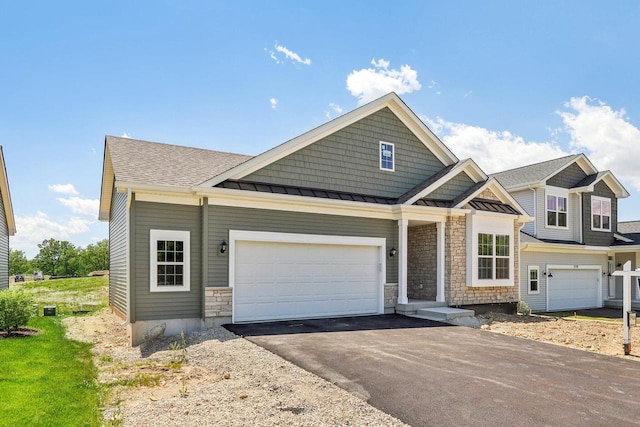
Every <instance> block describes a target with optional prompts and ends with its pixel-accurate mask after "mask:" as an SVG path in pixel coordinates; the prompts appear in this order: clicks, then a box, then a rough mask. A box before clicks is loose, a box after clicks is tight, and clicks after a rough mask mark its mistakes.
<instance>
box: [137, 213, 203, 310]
mask: <svg viewBox="0 0 640 427" xmlns="http://www.w3.org/2000/svg"><path fill="white" fill-rule="evenodd" d="M133 203H134V204H135V209H134V210H132V215H135V219H134V221H135V233H134V242H133V243H132V247H133V254H132V257H134V261H133V265H134V266H135V272H134V273H133V276H134V277H133V278H132V279H133V280H132V287H133V288H134V289H135V320H136V321H137V320H160V319H189V318H199V317H201V313H202V280H201V277H202V276H201V271H202V267H201V266H202V261H201V253H202V251H201V247H202V239H201V238H200V236H201V234H200V233H201V224H202V217H201V209H202V208H201V207H199V206H185V205H174V204H165V203H152V202H138V201H134V202H133ZM152 229H153V230H180V231H189V232H190V233H191V234H190V241H191V247H190V248H191V259H190V269H191V272H190V273H191V274H190V290H189V291H185V292H150V290H149V288H150V284H149V283H150V278H149V268H150V267H149V263H150V259H149V255H150V253H149V250H150V249H149V244H150V243H149V238H150V236H149V232H150V230H152Z"/></svg>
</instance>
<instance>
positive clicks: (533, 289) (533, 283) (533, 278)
mask: <svg viewBox="0 0 640 427" xmlns="http://www.w3.org/2000/svg"><path fill="white" fill-rule="evenodd" d="M528 273H529V289H528V293H530V294H539V293H540V267H538V266H537V265H530V266H529V267H528Z"/></svg>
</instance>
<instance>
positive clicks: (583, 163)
mask: <svg viewBox="0 0 640 427" xmlns="http://www.w3.org/2000/svg"><path fill="white" fill-rule="evenodd" d="M574 163H577V164H578V166H580V168H581V169H582V170H583V171H584V173H586V174H587V175H593V174H594V173H598V169H596V167H595V166H593V163H591V161H590V160H589V159H588V158H587V156H585V155H584V154H583V153H580V155H579V156H578V157H576V158H575V159H573V161H571V162H569V163H567V164H566V165H564V166H562V167H561V168H558V169H556V170H555V171H553V172H551V173H550V174H549V175H547V176H546V177H544V178H543V179H542V180H540V183H543V184H546V183H547V180H549V179H550V178H552V177H554V176H555V175H557V174H559V173H560V172H562V171H563V170H565V169H566V168H568V167H569V166H571V165H572V164H574Z"/></svg>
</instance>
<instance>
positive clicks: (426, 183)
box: [398, 163, 458, 204]
mask: <svg viewBox="0 0 640 427" xmlns="http://www.w3.org/2000/svg"><path fill="white" fill-rule="evenodd" d="M457 164H458V163H452V164H450V165H449V166H447V167H445V168H443V169H440V170H439V171H438V172H437V173H435V174H434V175H431V176H430V177H429V178H427V179H425V180H424V181H422V182H421V183H420V184H418V185H416V186H415V187H413V188H412V189H411V190H409V191H407V192H406V193H404V194H403V195H402V196H400V197H399V198H398V203H400V204H402V203H404V202H406V201H407V200H409V199H411V198H412V197H413V196H415V195H417V194H418V193H420V192H421V191H422V190H424V189H425V188H427V187H428V186H430V185H431V184H433V183H434V182H436V181H437V180H439V179H440V178H442V177H443V176H445V175H446V174H448V173H449V172H450V171H451V169H453V168H454V167H455V166H456V165H457Z"/></svg>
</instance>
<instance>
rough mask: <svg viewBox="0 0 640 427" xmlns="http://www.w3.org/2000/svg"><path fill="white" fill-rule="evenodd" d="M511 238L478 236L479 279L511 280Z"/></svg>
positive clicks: (499, 235)
mask: <svg viewBox="0 0 640 427" xmlns="http://www.w3.org/2000/svg"><path fill="white" fill-rule="evenodd" d="M509 263H510V253H509V236H508V235H504V234H487V233H479V234H478V279H480V280H482V279H489V280H491V279H494V278H495V279H508V278H509Z"/></svg>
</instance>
